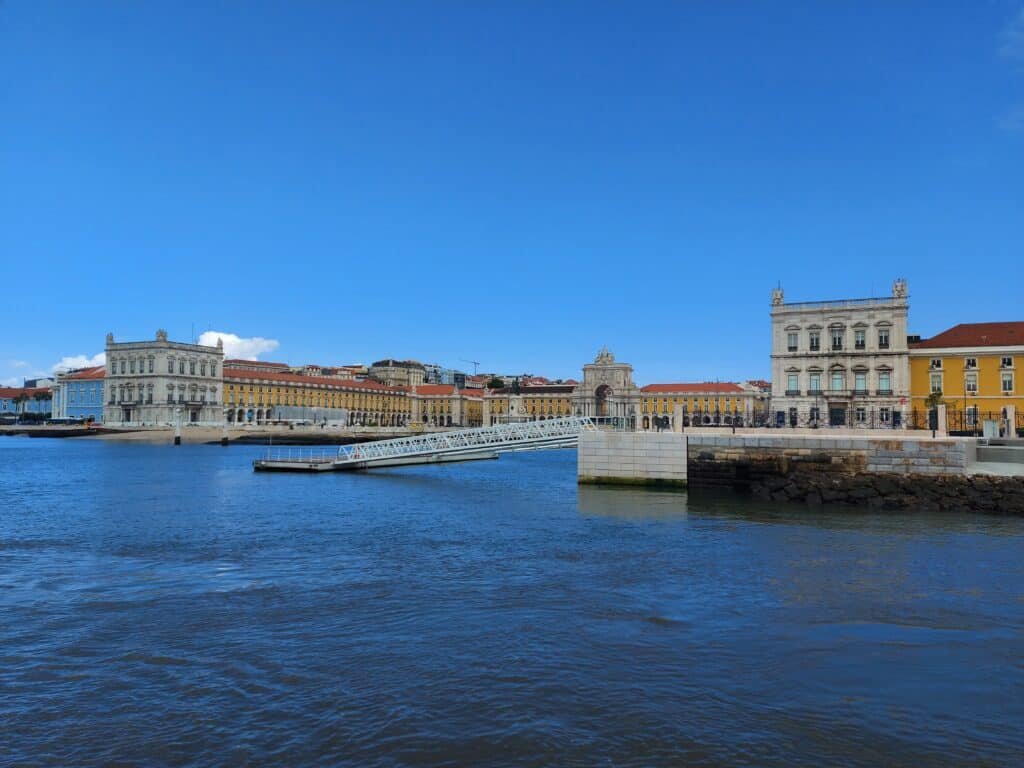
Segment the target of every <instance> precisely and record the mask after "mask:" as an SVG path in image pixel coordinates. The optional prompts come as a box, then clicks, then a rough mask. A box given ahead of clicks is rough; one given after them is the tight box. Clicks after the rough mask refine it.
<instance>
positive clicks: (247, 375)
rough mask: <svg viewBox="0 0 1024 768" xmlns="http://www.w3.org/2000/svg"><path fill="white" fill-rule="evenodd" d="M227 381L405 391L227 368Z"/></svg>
mask: <svg viewBox="0 0 1024 768" xmlns="http://www.w3.org/2000/svg"><path fill="white" fill-rule="evenodd" d="M224 378H225V379H253V380H255V381H281V382H285V383H288V384H297V385H301V384H305V385H307V386H309V385H313V384H325V385H328V386H331V387H344V388H345V389H368V390H373V391H375V392H384V393H391V394H398V393H400V392H404V391H405V390H404V389H402V388H401V387H389V386H386V385H384V384H380V383H379V382H376V381H352V380H351V379H331V378H327V377H326V376H303V375H301V374H298V373H282V372H279V371H247V370H244V369H241V368H225V369H224Z"/></svg>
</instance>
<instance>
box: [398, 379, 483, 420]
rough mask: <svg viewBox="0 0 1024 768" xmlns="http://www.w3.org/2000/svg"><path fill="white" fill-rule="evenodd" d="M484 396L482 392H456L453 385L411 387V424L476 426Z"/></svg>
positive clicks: (480, 415) (480, 414) (457, 390)
mask: <svg viewBox="0 0 1024 768" xmlns="http://www.w3.org/2000/svg"><path fill="white" fill-rule="evenodd" d="M483 395H484V393H483V390H479V389H473V390H469V389H458V388H457V387H455V386H453V385H452V384H420V385H419V386H416V387H411V388H410V391H409V396H410V399H411V401H412V402H411V406H412V421H413V423H422V424H425V425H427V426H430V427H479V426H481V425H482V424H483Z"/></svg>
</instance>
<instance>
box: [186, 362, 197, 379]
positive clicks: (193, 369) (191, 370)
mask: <svg viewBox="0 0 1024 768" xmlns="http://www.w3.org/2000/svg"><path fill="white" fill-rule="evenodd" d="M188 372H189V375H191V376H195V375H196V361H195V360H189V361H188Z"/></svg>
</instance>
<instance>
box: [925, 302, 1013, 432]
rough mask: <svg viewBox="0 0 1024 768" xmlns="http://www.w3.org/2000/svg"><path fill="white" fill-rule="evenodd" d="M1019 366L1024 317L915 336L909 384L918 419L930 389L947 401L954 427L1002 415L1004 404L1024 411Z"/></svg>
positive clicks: (943, 400) (1004, 413) (962, 326)
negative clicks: (1021, 320) (1013, 320)
mask: <svg viewBox="0 0 1024 768" xmlns="http://www.w3.org/2000/svg"><path fill="white" fill-rule="evenodd" d="M1022 371H1024V322H1007V323H962V324H960V325H957V326H954V327H952V328H950V329H948V330H946V331H943V332H942V333H939V334H937V335H935V336H933V337H932V338H930V339H924V340H920V341H917V342H914V343H912V344H911V345H910V390H911V399H912V403H913V408H914V411H915V414H916V416H917V421H922V422H923V418H922V417H921V414H923V413H924V412H925V411H926V410H927V409H928V402H927V401H928V400H929V396H930V395H932V393H935V394H936V398H934V399H937V400H939V401H940V402H942V403H943V404H945V405H946V408H947V418H949V419H950V422H951V423H950V425H949V426H950V429H953V430H957V429H971V428H974V427H977V425H978V424H979V422H980V420H982V419H986V420H987V419H993V418H994V419H1000V418H1003V419H1005V418H1007V415H1008V411H1007V409H1008V408H1012V409H1013V411H1014V412H1015V413H1016V414H1017V415H1020V414H1024V381H1022V378H1024V372H1022ZM934 399H933V400H934ZM954 413H955V414H956V416H955V417H954V416H953V414H954ZM919 426H924V424H923V423H922V424H920V425H919Z"/></svg>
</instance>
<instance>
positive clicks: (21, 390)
mask: <svg viewBox="0 0 1024 768" xmlns="http://www.w3.org/2000/svg"><path fill="white" fill-rule="evenodd" d="M36 394H42V395H46V396H47V397H49V396H50V389H48V388H44V387H0V399H7V398H14V397H17V396H18V395H25V396H26V397H28V398H32V397H34V396H35V395H36Z"/></svg>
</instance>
